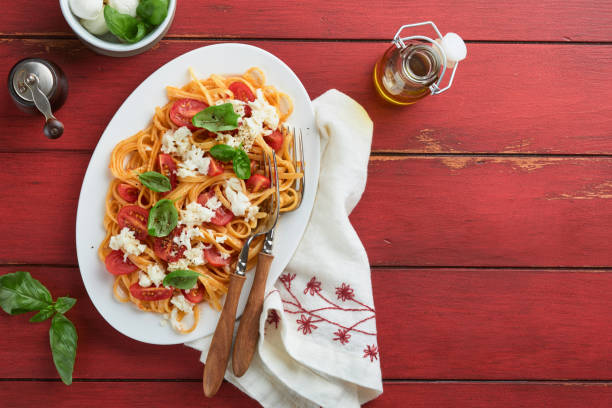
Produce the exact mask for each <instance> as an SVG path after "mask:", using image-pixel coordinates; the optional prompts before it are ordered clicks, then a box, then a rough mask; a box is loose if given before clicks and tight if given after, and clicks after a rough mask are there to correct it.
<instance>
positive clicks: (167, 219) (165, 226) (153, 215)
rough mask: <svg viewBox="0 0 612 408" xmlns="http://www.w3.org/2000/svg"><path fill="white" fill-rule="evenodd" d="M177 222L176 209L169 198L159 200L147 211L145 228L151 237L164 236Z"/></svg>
mask: <svg viewBox="0 0 612 408" xmlns="http://www.w3.org/2000/svg"><path fill="white" fill-rule="evenodd" d="M177 223H178V211H177V210H176V207H175V206H174V203H173V202H172V201H171V200H168V199H163V200H159V201H158V202H157V203H155V205H154V206H153V208H151V212H150V213H149V221H148V223H147V224H148V225H147V229H148V230H149V235H151V236H153V237H165V236H167V235H168V234H170V233H171V232H172V230H173V229H174V228H175V227H176V224H177Z"/></svg>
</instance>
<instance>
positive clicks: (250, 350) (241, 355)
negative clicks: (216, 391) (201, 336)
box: [232, 253, 274, 377]
mask: <svg viewBox="0 0 612 408" xmlns="http://www.w3.org/2000/svg"><path fill="white" fill-rule="evenodd" d="M273 260H274V256H273V255H268V254H263V253H260V254H259V258H258V259H257V270H256V271H255V280H254V281H253V287H252V288H251V293H249V300H248V301H247V304H246V307H245V309H244V313H243V314H242V317H241V318H240V326H238V334H237V335H236V342H235V343H234V354H233V356H232V367H233V368H234V374H235V375H236V377H242V375H243V374H244V373H245V372H246V370H247V369H248V368H249V365H250V364H251V360H252V359H253V354H254V353H255V348H256V347H257V341H258V340H259V317H260V316H261V310H262V308H263V299H264V295H265V291H266V280H267V279H268V271H269V270H270V265H271V264H272V261H273Z"/></svg>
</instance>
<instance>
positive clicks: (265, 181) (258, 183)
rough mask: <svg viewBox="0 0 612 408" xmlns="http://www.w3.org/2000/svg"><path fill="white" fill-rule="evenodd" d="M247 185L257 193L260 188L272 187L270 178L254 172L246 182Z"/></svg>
mask: <svg viewBox="0 0 612 408" xmlns="http://www.w3.org/2000/svg"><path fill="white" fill-rule="evenodd" d="M246 186H247V188H248V189H250V190H251V191H252V192H254V193H256V192H258V191H259V190H265V189H266V188H270V179H269V178H267V177H266V176H264V175H261V174H253V175H252V176H251V177H249V179H248V180H247V182H246Z"/></svg>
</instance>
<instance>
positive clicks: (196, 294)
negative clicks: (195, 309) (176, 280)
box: [182, 281, 206, 303]
mask: <svg viewBox="0 0 612 408" xmlns="http://www.w3.org/2000/svg"><path fill="white" fill-rule="evenodd" d="M182 292H183V296H185V298H187V300H188V301H190V302H191V303H200V302H202V301H203V300H204V295H205V294H206V289H204V285H202V282H200V281H198V286H196V287H195V288H193V289H190V290H189V293H187V291H186V290H183V291H182Z"/></svg>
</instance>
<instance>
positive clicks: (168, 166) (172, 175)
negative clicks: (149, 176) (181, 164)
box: [157, 153, 178, 194]
mask: <svg viewBox="0 0 612 408" xmlns="http://www.w3.org/2000/svg"><path fill="white" fill-rule="evenodd" d="M157 160H158V161H159V170H160V173H161V174H163V175H164V176H166V177H168V179H169V180H170V185H171V186H172V189H171V190H170V191H172V190H174V188H175V187H176V185H177V184H178V180H177V178H176V162H175V161H174V159H173V158H172V156H170V155H169V154H165V153H160V154H159V156H158V158H157ZM166 194H168V192H166Z"/></svg>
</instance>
